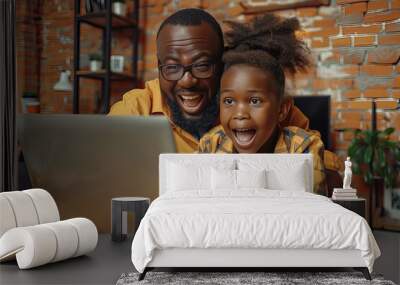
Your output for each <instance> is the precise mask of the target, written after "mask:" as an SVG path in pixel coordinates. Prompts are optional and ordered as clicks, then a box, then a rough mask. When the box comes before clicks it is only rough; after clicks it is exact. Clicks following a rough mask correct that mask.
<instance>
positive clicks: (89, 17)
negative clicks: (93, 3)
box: [77, 11, 136, 29]
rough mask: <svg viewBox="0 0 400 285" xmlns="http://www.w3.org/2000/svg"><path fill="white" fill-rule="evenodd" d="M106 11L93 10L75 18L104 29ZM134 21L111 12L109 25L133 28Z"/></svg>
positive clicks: (119, 27) (116, 27) (117, 27)
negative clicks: (93, 11)
mask: <svg viewBox="0 0 400 285" xmlns="http://www.w3.org/2000/svg"><path fill="white" fill-rule="evenodd" d="M106 18H107V15H106V12H105V11H104V12H95V13H90V14H86V15H81V16H78V17H77V19H78V21H80V22H83V23H86V24H88V25H92V26H95V27H98V28H102V29H104V28H105V27H106V23H107V22H106V21H107V19H106ZM135 25H136V23H135V21H134V20H133V19H131V18H128V17H122V16H119V15H117V14H111V27H112V28H115V29H123V28H133V27H135Z"/></svg>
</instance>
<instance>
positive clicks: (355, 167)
mask: <svg viewBox="0 0 400 285" xmlns="http://www.w3.org/2000/svg"><path fill="white" fill-rule="evenodd" d="M352 169H353V173H354V174H357V175H360V174H361V169H360V165H359V164H358V163H357V162H355V161H353V163H352Z"/></svg>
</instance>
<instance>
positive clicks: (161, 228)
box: [132, 189, 380, 272]
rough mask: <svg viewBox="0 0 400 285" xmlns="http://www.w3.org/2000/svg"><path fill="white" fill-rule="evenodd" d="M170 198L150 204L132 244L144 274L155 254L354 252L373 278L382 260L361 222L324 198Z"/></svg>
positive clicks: (261, 194) (269, 194) (286, 194)
mask: <svg viewBox="0 0 400 285" xmlns="http://www.w3.org/2000/svg"><path fill="white" fill-rule="evenodd" d="M215 194H216V193H212V195H211V193H206V192H201V193H200V194H199V192H198V191H184V192H171V193H167V194H164V195H163V196H161V197H159V198H157V199H156V200H154V202H153V203H152V204H151V206H150V208H149V210H148V211H147V213H146V215H145V217H144V218H143V220H142V221H141V223H140V226H139V228H138V230H137V232H136V235H135V237H134V239H133V243H132V262H133V264H134V266H135V268H136V269H137V270H138V271H139V272H143V270H144V268H145V267H146V265H147V264H148V263H149V262H150V261H151V260H152V257H153V252H154V250H155V249H165V248H274V249H279V248H293V249H294V248H301V249H358V250H360V251H361V256H362V258H363V259H364V260H365V264H366V266H367V267H368V269H369V271H370V272H372V267H373V263H374V260H375V259H376V258H377V257H379V256H380V251H379V248H378V246H377V244H376V241H375V239H374V237H373V235H372V232H371V229H370V227H369V226H368V224H367V222H366V221H365V219H364V218H362V217H360V216H359V215H357V214H355V213H353V212H351V211H349V210H347V209H344V208H342V207H341V206H339V205H337V204H335V203H333V202H332V201H330V200H329V199H328V198H326V197H323V196H320V195H315V194H311V193H306V192H299V191H297V192H296V191H277V190H273V191H271V190H265V189H262V190H261V189H248V190H240V191H234V192H229V191H227V192H224V191H222V192H218V197H216V195H215Z"/></svg>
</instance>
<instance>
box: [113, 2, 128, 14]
mask: <svg viewBox="0 0 400 285" xmlns="http://www.w3.org/2000/svg"><path fill="white" fill-rule="evenodd" d="M112 11H113V13H114V14H117V15H119V16H125V15H126V4H125V0H113V3H112Z"/></svg>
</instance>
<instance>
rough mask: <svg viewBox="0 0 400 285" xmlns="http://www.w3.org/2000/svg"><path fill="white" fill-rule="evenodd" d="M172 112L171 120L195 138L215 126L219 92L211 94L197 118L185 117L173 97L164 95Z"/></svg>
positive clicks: (198, 137)
mask: <svg viewBox="0 0 400 285" xmlns="http://www.w3.org/2000/svg"><path fill="white" fill-rule="evenodd" d="M164 98H166V102H167V104H168V106H169V108H170V110H171V113H172V121H173V122H174V123H175V124H176V125H177V126H179V127H180V128H182V129H184V130H185V131H187V132H188V133H189V134H191V135H192V136H194V137H195V138H197V139H200V138H201V137H202V136H203V135H204V134H205V133H206V132H208V131H209V130H210V129H211V128H212V127H214V126H215V124H216V123H217V120H218V115H219V94H218V93H217V94H216V95H215V96H212V98H211V100H210V102H209V104H208V105H207V107H206V108H205V109H204V110H203V111H202V113H201V117H200V118H199V119H187V118H185V117H184V116H183V114H182V111H181V109H180V107H179V105H178V103H177V102H176V100H175V99H171V98H169V96H164Z"/></svg>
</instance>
